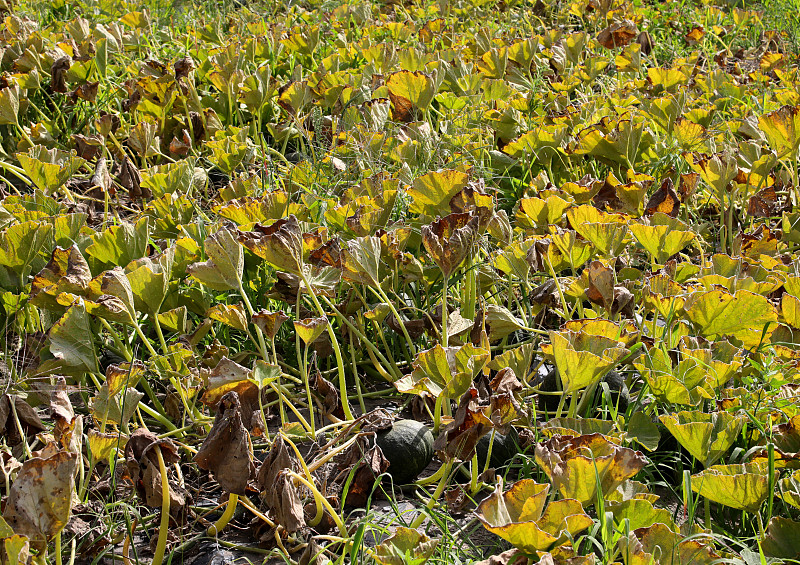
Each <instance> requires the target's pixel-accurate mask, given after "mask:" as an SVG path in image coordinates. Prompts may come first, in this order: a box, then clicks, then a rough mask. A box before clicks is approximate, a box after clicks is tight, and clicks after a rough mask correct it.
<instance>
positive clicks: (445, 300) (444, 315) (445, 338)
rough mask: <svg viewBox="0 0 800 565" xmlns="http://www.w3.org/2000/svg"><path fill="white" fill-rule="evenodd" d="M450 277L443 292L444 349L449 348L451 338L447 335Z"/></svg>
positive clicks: (445, 281) (446, 280) (445, 280)
mask: <svg viewBox="0 0 800 565" xmlns="http://www.w3.org/2000/svg"><path fill="white" fill-rule="evenodd" d="M449 279H450V277H449V276H447V275H445V277H444V289H443V290H442V347H447V344H448V343H449V340H450V338H449V336H448V335H447V283H448V282H449Z"/></svg>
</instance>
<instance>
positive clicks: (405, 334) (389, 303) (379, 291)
mask: <svg viewBox="0 0 800 565" xmlns="http://www.w3.org/2000/svg"><path fill="white" fill-rule="evenodd" d="M370 288H372V290H373V292H374V293H375V294H377V295H378V296H379V297H380V299H381V300H383V301H384V302H385V303H386V305H387V306H388V307H389V310H391V311H392V316H394V319H395V320H397V323H398V325H399V326H400V331H401V332H403V337H404V338H406V345H407V346H408V351H409V352H410V353H411V355H412V356H414V355H416V348H415V347H414V342H413V341H412V339H411V336H410V335H409V334H408V329H407V328H406V325H405V324H404V323H403V319H402V318H401V317H400V313H399V312H398V311H397V309H396V308H395V307H394V304H392V301H391V300H389V297H388V296H386V293H385V292H384V291H383V289H382V288H381V287H380V285H379V286H377V287H375V288H373V287H370ZM404 353H405V352H404ZM406 360H407V361H408V362H411V359H408V358H406Z"/></svg>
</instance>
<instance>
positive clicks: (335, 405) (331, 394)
mask: <svg viewBox="0 0 800 565" xmlns="http://www.w3.org/2000/svg"><path fill="white" fill-rule="evenodd" d="M311 387H312V389H313V390H314V392H315V393H316V395H315V397H314V400H315V401H316V403H317V406H318V407H319V409H320V411H321V412H322V414H323V415H328V414H330V415H331V416H334V417H336V418H339V419H340V420H344V418H345V415H344V408H343V407H342V402H341V399H340V398H339V391H338V390H337V389H336V387H335V386H333V384H332V383H331V382H330V381H328V380H326V379H325V378H324V377H323V376H322V373H321V372H320V371H319V370H318V369H317V370H316V371H315V374H314V380H313V382H312V383H311Z"/></svg>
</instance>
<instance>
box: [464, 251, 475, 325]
mask: <svg viewBox="0 0 800 565" xmlns="http://www.w3.org/2000/svg"><path fill="white" fill-rule="evenodd" d="M466 269H467V270H466V272H465V273H464V293H463V294H464V296H463V297H462V301H461V315H462V316H464V317H465V318H466V319H468V320H474V319H475V304H476V301H477V296H476V295H477V287H478V280H477V278H478V273H477V271H476V269H475V266H474V264H473V257H472V253H470V254H469V257H467V265H466Z"/></svg>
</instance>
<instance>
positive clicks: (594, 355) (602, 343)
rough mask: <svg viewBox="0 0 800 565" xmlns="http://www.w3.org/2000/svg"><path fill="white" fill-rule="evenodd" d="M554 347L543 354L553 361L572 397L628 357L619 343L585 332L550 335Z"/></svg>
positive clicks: (562, 384) (597, 380)
mask: <svg viewBox="0 0 800 565" xmlns="http://www.w3.org/2000/svg"><path fill="white" fill-rule="evenodd" d="M549 334H550V343H549V344H544V345H542V353H544V354H545V355H547V356H548V357H550V358H551V359H553V361H554V362H555V365H556V368H557V369H558V374H559V376H560V377H561V386H562V390H563V392H564V393H572V392H575V391H577V390H580V389H582V388H586V387H588V386H591V385H593V384H596V383H597V382H599V381H600V379H602V378H603V375H605V374H606V373H607V372H608V371H609V370H611V368H612V367H613V366H614V365H616V364H617V362H619V360H620V359H622V358H623V357H624V356H625V355H627V354H628V349H627V348H626V347H624V346H623V345H622V343H620V342H619V341H616V340H614V339H610V338H607V337H603V336H597V335H591V334H589V333H587V332H585V331H580V332H574V331H571V330H567V331H564V332H554V331H550V332H549Z"/></svg>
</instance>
